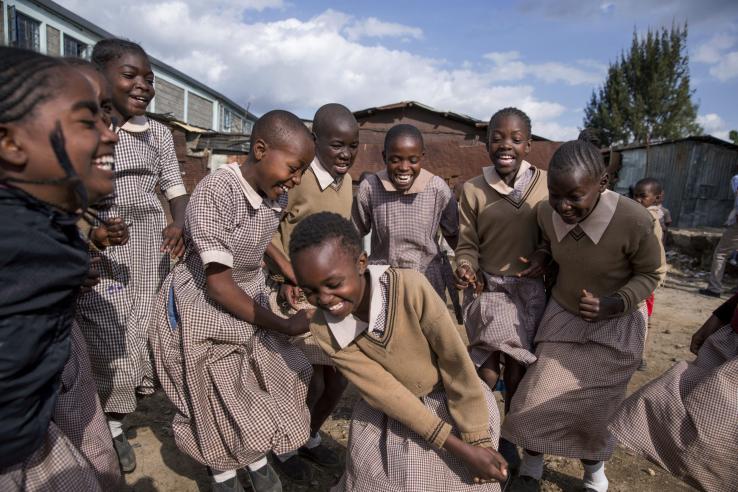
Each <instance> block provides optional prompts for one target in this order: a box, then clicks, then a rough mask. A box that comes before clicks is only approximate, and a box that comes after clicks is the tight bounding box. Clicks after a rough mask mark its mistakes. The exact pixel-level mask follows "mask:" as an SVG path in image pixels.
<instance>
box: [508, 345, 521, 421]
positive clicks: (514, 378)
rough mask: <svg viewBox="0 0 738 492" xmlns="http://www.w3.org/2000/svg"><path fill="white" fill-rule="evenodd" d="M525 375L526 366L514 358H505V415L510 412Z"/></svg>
mask: <svg viewBox="0 0 738 492" xmlns="http://www.w3.org/2000/svg"><path fill="white" fill-rule="evenodd" d="M524 375H525V366H524V365H523V364H521V363H519V362H518V361H516V360H515V359H513V358H512V357H505V378H504V380H505V413H507V412H509V411H510V403H511V402H512V399H513V396H514V395H515V392H516V391H517V390H518V385H519V384H520V380H521V379H523V376H524Z"/></svg>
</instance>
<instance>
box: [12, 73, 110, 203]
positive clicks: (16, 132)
mask: <svg viewBox="0 0 738 492" xmlns="http://www.w3.org/2000/svg"><path fill="white" fill-rule="evenodd" d="M50 72H51V71H50ZM49 76H51V77H55V78H57V79H58V80H59V81H60V84H61V87H59V88H58V89H56V91H55V94H54V96H53V97H51V98H50V99H47V100H46V101H44V102H42V103H40V104H38V105H37V106H36V107H35V109H34V111H33V112H32V113H31V114H29V115H28V116H26V117H25V118H24V119H23V120H21V121H16V122H11V123H3V124H0V176H2V177H5V178H19V179H57V178H64V177H65V173H64V170H63V169H62V168H61V166H60V165H59V163H58V161H57V158H56V156H55V154H54V151H53V149H52V147H51V143H50V141H49V135H50V134H51V133H52V132H53V131H54V129H55V126H56V124H57V122H58V123H59V125H60V127H61V130H62V132H63V134H64V138H65V149H66V152H67V154H68V156H69V158H70V160H71V163H72V166H73V168H74V169H75V171H76V172H77V174H78V175H79V177H80V179H81V180H82V183H83V185H84V186H85V188H87V183H88V180H90V175H91V174H93V170H92V167H93V165H92V161H93V159H94V158H95V156H96V155H97V152H98V146H99V145H100V139H101V126H102V125H101V123H100V118H99V116H98V113H99V108H98V103H97V99H96V97H95V93H94V91H93V89H92V87H91V86H90V84H89V83H88V82H87V80H85V78H84V77H83V76H82V75H81V74H80V73H79V72H77V71H76V70H75V69H73V68H71V67H60V68H57V69H54V70H53V73H50V74H49ZM13 186H17V187H18V188H20V189H22V190H24V191H25V192H27V193H28V194H30V195H32V196H35V197H36V198H38V199H40V200H43V201H45V202H48V203H51V204H54V205H56V206H58V207H60V208H62V209H64V210H67V211H69V212H75V211H77V210H78V209H79V208H80V207H81V206H82V203H80V200H79V198H78V197H77V196H76V194H75V193H74V187H73V185H72V184H70V183H62V184H41V185H39V184H27V183H17V184H15V183H14V184H13ZM107 186H109V187H112V180H111V181H110V183H107ZM87 191H88V195H90V196H91V197H95V195H96V193H95V190H89V189H88V190H87Z"/></svg>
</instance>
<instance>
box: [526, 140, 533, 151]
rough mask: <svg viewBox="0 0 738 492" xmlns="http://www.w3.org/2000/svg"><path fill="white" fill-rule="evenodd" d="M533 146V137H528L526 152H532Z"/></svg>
mask: <svg viewBox="0 0 738 492" xmlns="http://www.w3.org/2000/svg"><path fill="white" fill-rule="evenodd" d="M532 147H533V139H530V138H529V139H528V140H527V141H526V142H525V154H526V155H527V154H530V149H531V148H532Z"/></svg>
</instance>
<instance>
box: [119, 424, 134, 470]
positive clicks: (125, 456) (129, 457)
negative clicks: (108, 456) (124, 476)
mask: <svg viewBox="0 0 738 492" xmlns="http://www.w3.org/2000/svg"><path fill="white" fill-rule="evenodd" d="M113 446H114V447H115V452H116V453H117V454H118V462H119V463H120V469H121V470H122V471H123V473H131V472H132V471H133V470H135V469H136V453H134V452H133V448H132V447H131V443H129V442H128V439H127V438H126V434H125V433H122V434H120V435H118V436H116V437H114V438H113Z"/></svg>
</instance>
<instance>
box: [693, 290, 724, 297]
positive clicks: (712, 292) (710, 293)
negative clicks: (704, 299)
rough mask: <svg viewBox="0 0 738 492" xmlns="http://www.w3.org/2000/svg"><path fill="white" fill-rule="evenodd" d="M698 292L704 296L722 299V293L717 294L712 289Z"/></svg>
mask: <svg viewBox="0 0 738 492" xmlns="http://www.w3.org/2000/svg"><path fill="white" fill-rule="evenodd" d="M698 292H699V293H700V294H702V295H703V296H708V297H717V298H719V297H720V294H721V293H720V292H715V291H713V290H710V289H700V290H699V291H698Z"/></svg>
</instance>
